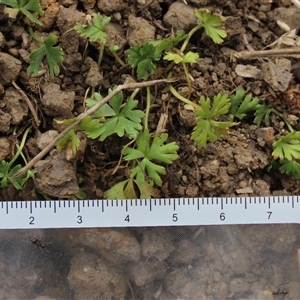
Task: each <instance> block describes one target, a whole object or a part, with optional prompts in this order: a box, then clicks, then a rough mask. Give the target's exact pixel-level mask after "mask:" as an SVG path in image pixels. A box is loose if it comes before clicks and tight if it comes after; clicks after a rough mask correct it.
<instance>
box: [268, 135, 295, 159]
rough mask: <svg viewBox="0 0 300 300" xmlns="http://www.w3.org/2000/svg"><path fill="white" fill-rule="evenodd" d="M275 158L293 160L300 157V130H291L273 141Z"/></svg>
mask: <svg viewBox="0 0 300 300" xmlns="http://www.w3.org/2000/svg"><path fill="white" fill-rule="evenodd" d="M273 149H274V150H273V152H272V156H273V157H274V159H277V158H279V159H280V160H284V159H286V160H287V161H292V160H295V159H300V131H296V132H295V131H294V132H291V133H289V134H287V135H285V136H282V137H280V139H279V140H277V141H276V142H274V143H273Z"/></svg>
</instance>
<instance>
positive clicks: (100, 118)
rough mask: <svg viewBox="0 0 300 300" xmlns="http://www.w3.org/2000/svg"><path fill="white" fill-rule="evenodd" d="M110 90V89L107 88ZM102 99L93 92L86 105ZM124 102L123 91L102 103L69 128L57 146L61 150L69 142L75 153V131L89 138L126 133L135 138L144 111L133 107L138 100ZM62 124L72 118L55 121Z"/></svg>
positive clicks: (100, 138) (140, 128) (76, 137)
mask: <svg viewBox="0 0 300 300" xmlns="http://www.w3.org/2000/svg"><path fill="white" fill-rule="evenodd" d="M109 92H111V90H109ZM101 100H102V96H101V95H100V94H99V93H94V96H93V97H92V98H88V99H86V106H87V107H88V108H90V107H93V106H94V105H95V104H96V103H98V102H100V101H101ZM123 102H124V95H123V92H120V93H118V94H117V95H116V96H115V97H113V98H112V99H111V101H110V103H109V104H104V105H103V106H102V107H101V108H100V109H99V110H97V111H96V112H95V113H94V114H93V115H92V116H89V117H86V118H84V119H83V120H82V121H81V123H80V124H78V125H77V126H76V127H75V128H74V129H73V130H70V131H69V132H68V133H67V134H66V135H65V136H64V137H63V138H62V139H61V140H60V141H59V142H58V143H57V148H58V149H59V150H62V149H64V148H65V147H66V145H67V144H68V143H69V142H71V148H72V151H73V154H74V155H75V154H76V151H77V149H78V148H79V146H80V140H79V138H78V136H77V135H76V132H77V131H84V132H85V133H86V135H87V136H88V137H89V138H91V139H96V138H98V139H99V140H100V141H104V140H105V139H106V138H107V137H108V136H111V135H113V134H117V135H118V136H119V137H122V136H124V135H125V134H126V136H127V137H129V138H130V139H135V138H136V137H137V136H138V134H139V132H140V131H141V130H142V125H141V119H142V118H143V117H144V115H145V114H144V113H143V112H142V111H141V110H138V109H135V108H136V107H137V105H138V101H137V100H134V99H129V100H128V101H127V102H126V103H123ZM57 122H58V123H62V124H65V125H67V124H70V123H72V122H73V120H72V119H71V120H64V121H57Z"/></svg>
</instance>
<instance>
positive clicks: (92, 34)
mask: <svg viewBox="0 0 300 300" xmlns="http://www.w3.org/2000/svg"><path fill="white" fill-rule="evenodd" d="M110 20H111V18H110V17H106V16H105V17H102V16H101V15H100V14H99V13H97V14H94V15H93V22H92V24H89V25H83V24H82V23H79V22H77V23H76V25H75V26H74V29H75V30H76V31H77V32H78V33H79V34H80V35H81V36H83V37H87V38H88V39H89V40H90V41H91V42H97V41H100V43H102V44H106V36H107V34H106V33H105V32H104V31H103V30H104V28H105V27H106V25H107V24H108V23H109V22H110Z"/></svg>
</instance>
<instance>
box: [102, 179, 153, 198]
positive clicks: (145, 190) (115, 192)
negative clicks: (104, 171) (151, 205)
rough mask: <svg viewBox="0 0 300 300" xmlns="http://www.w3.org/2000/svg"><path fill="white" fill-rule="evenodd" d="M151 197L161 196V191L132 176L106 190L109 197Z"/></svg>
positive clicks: (106, 196) (106, 195)
mask: <svg viewBox="0 0 300 300" xmlns="http://www.w3.org/2000/svg"><path fill="white" fill-rule="evenodd" d="M151 197H156V198H157V197H159V191H158V190H157V189H156V188H154V187H153V186H152V185H151V184H149V183H148V182H140V183H138V182H137V181H136V180H134V179H132V178H129V179H126V180H124V181H121V182H118V183H117V184H115V185H114V186H113V187H112V188H110V189H109V190H108V191H106V192H105V198H107V199H139V198H141V199H150V198H151Z"/></svg>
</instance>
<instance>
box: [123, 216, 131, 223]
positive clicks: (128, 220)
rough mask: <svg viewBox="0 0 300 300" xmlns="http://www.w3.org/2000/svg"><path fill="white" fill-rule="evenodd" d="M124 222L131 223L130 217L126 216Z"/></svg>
mask: <svg viewBox="0 0 300 300" xmlns="http://www.w3.org/2000/svg"><path fill="white" fill-rule="evenodd" d="M124 221H127V222H128V223H129V222H130V219H129V215H127V216H126V218H125V220H124Z"/></svg>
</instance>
